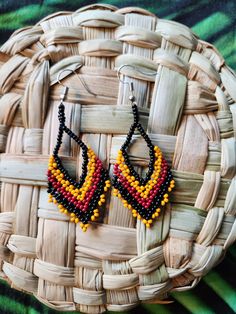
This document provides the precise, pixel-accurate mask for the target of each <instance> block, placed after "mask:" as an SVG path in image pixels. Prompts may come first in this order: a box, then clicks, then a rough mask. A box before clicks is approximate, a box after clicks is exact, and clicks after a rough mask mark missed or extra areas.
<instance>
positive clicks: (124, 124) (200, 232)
mask: <svg viewBox="0 0 236 314" xmlns="http://www.w3.org/2000/svg"><path fill="white" fill-rule="evenodd" d="M124 64H129V65H131V66H132V67H123V68H122V70H121V72H122V74H123V76H124V77H125V79H127V80H132V82H133V84H134V93H135V96H136V98H137V104H138V106H139V107H140V109H139V112H140V119H141V122H142V125H143V126H144V128H145V129H147V130H148V134H149V136H150V138H151V140H152V142H153V144H155V145H158V146H159V147H160V148H161V150H162V151H163V153H164V155H165V157H166V159H167V161H168V163H169V164H170V165H172V173H173V175H174V179H175V181H176V187H175V189H174V191H173V193H172V197H171V203H170V204H168V206H166V208H165V210H164V211H162V212H161V215H160V217H159V218H158V219H157V220H156V221H155V223H153V226H152V227H151V228H146V227H145V225H144V224H143V223H142V222H141V221H140V220H137V219H136V218H135V217H133V216H132V214H131V212H130V211H129V210H127V208H125V207H124V206H123V203H122V202H121V200H120V199H119V198H116V197H114V196H113V195H112V194H111V193H110V192H109V196H108V199H107V201H106V204H105V205H104V212H105V214H104V216H103V218H102V219H101V220H100V221H98V222H96V223H92V225H91V227H90V228H89V229H88V231H87V232H85V233H83V232H82V230H81V228H80V226H79V225H76V224H74V223H71V222H70V221H69V217H68V216H66V215H64V214H61V213H60V212H59V211H58V209H57V207H56V206H55V205H54V204H51V203H48V201H47V177H46V170H47V164H48V158H49V155H50V154H51V153H52V151H53V148H54V146H55V143H56V137H57V132H58V119H57V111H58V104H59V101H60V94H61V93H62V91H63V89H64V87H63V86H62V85H61V84H58V81H57V75H58V73H59V72H60V71H61V70H63V69H67V70H71V71H64V72H63V73H62V75H61V77H60V80H61V83H62V84H63V85H66V86H68V87H69V89H68V94H67V98H66V100H65V110H66V119H67V125H68V127H69V128H70V129H71V130H72V131H74V132H75V133H76V134H80V136H81V138H82V140H83V141H84V142H85V143H87V144H89V145H90V146H91V147H92V149H93V150H94V151H95V152H96V154H97V155H98V156H99V158H100V159H101V160H102V162H103V165H104V167H106V168H107V169H109V172H110V175H112V169H113V165H114V163H115V160H116V155H117V152H118V150H119V148H120V146H121V145H122V143H123V142H124V140H125V138H126V135H127V132H128V130H129V127H130V124H131V123H132V119H133V117H132V110H131V106H130V104H129V88H128V85H126V84H125V85H124V84H122V83H121V82H120V81H119V80H118V79H117V69H118V67H120V66H122V65H124ZM74 71H75V72H76V73H77V74H75V72H74ZM150 73H153V74H156V75H149V74H150ZM78 78H79V79H78ZM85 86H86V87H87V88H85ZM235 86H236V77H235V74H234V73H233V71H232V70H231V69H230V68H229V67H228V66H227V65H226V64H225V62H224V60H223V58H222V56H221V55H220V54H219V53H218V51H217V50H216V49H215V48H214V47H213V46H212V45H211V44H209V43H207V42H204V41H202V40H200V39H199V38H198V37H197V36H196V35H195V34H194V33H193V32H192V31H191V30H190V29H189V28H188V27H186V26H184V25H182V24H179V23H176V22H173V21H169V20H164V19H159V18H157V17H156V16H154V15H153V14H151V13H150V12H148V11H145V10H143V9H140V8H133V7H128V8H123V9H117V8H115V7H113V6H110V5H102V4H101V5H91V6H87V7H84V8H81V9H79V10H78V11H76V12H58V13H56V14H53V15H50V16H48V17H47V18H45V19H43V20H42V21H40V22H39V23H38V24H36V25H35V26H34V27H27V28H24V29H20V30H18V31H16V32H15V33H14V34H13V35H12V36H11V37H10V38H9V40H8V41H7V42H6V43H5V44H4V45H3V46H2V47H1V52H0V93H1V95H2V97H1V99H0V152H1V153H2V154H1V163H0V171H1V173H0V174H1V213H0V258H1V276H2V277H3V278H5V279H7V280H8V281H9V282H10V283H11V286H12V287H14V288H17V289H20V290H23V291H26V292H29V293H32V294H34V295H35V296H36V297H37V298H38V299H39V300H40V301H41V302H43V303H45V304H47V305H48V306H50V307H53V308H55V309H57V310H64V311H65V310H68V311H75V310H78V311H81V312H85V313H101V312H104V311H106V310H109V311H123V310H129V309H131V308H133V307H135V306H136V305H138V304H139V303H140V302H144V303H158V302H163V300H164V299H165V298H166V297H167V296H168V293H169V292H170V291H183V290H187V289H191V288H193V287H194V286H195V285H196V284H197V283H198V282H199V280H200V279H201V277H202V276H204V275H205V274H206V273H207V272H208V271H209V270H210V269H211V268H212V267H213V266H215V265H216V264H217V263H218V262H219V261H220V260H221V259H222V258H223V256H224V254H225V251H226V250H227V248H228V247H229V246H230V245H231V244H232V243H233V242H234V241H235V238H236V223H235V213H236V177H235V174H236V144H235V143H236V142H235V137H236V104H235V100H236V88H235ZM129 155H130V159H131V162H132V163H133V164H134V165H135V167H137V169H138V171H140V173H145V171H146V167H147V165H148V163H149V156H148V149H147V147H146V144H145V142H144V140H143V139H142V138H141V137H140V136H136V137H135V140H134V145H132V146H131V148H130V154H129ZM60 156H62V160H63V163H64V165H65V168H66V169H67V170H68V171H69V172H70V173H71V174H72V175H73V176H74V177H77V178H78V176H79V175H80V173H81V165H82V156H81V151H80V149H79V146H78V145H77V144H76V143H75V142H74V141H71V139H70V137H68V136H64V137H63V143H62V146H61V149H60Z"/></svg>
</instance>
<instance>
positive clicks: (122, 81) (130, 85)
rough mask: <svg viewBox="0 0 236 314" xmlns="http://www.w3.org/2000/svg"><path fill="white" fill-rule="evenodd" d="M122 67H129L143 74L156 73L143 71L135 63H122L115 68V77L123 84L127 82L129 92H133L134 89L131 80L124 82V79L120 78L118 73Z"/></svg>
mask: <svg viewBox="0 0 236 314" xmlns="http://www.w3.org/2000/svg"><path fill="white" fill-rule="evenodd" d="M124 67H130V68H132V69H134V70H135V71H137V72H139V73H141V74H144V75H156V73H152V72H145V71H141V70H140V69H138V68H137V67H136V66H135V65H131V64H127V63H125V64H122V65H121V66H120V67H119V68H118V70H117V77H118V80H119V81H120V82H121V83H123V84H128V85H129V89H130V92H133V91H134V84H133V82H126V81H124V80H122V79H121V78H120V75H121V69H122V68H124Z"/></svg>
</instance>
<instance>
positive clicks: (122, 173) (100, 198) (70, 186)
mask: <svg viewBox="0 0 236 314" xmlns="http://www.w3.org/2000/svg"><path fill="white" fill-rule="evenodd" d="M124 66H130V65H123V66H121V67H120V68H119V70H118V77H119V80H120V76H119V75H120V70H121V68H122V67H124ZM63 71H65V70H63ZM61 73H62V72H60V74H61ZM60 74H59V75H58V79H57V81H58V82H59V83H60V84H61V82H60V80H59V77H60ZM120 81H121V80H120ZM121 82H122V83H127V82H123V81H121ZM83 85H84V84H83ZM129 85H130V96H129V100H130V102H131V105H132V111H133V117H134V121H133V123H132V125H131V127H130V130H129V133H128V135H127V137H126V140H125V142H124V144H123V145H122V146H121V148H120V150H119V151H118V156H117V160H116V163H115V165H114V170H113V180H112V185H113V187H114V189H113V195H114V196H117V197H119V198H121V199H122V201H123V204H124V206H125V207H127V208H128V209H129V210H131V212H132V214H133V216H134V217H137V218H138V219H141V220H142V222H143V223H144V224H145V225H146V227H150V226H151V224H152V222H153V220H154V219H156V218H157V217H158V216H159V214H160V211H161V208H163V207H164V206H165V205H166V203H168V201H169V193H170V192H171V191H172V189H173V188H174V186H175V182H174V180H173V176H172V173H171V170H170V168H169V166H168V164H167V162H166V160H165V158H164V157H163V155H162V152H161V150H160V148H159V147H158V146H154V145H153V144H152V142H151V140H150V138H149V136H148V135H147V134H146V132H145V130H144V128H143V127H142V125H141V123H140V122H139V114H138V107H137V103H136V101H135V97H134V95H133V83H132V82H131V83H129ZM84 87H85V88H86V89H87V90H88V88H87V87H86V86H85V85H84ZM64 88H65V89H64V93H63V94H62V95H60V104H59V110H58V119H59V131H58V136H57V144H56V146H55V148H54V150H53V154H52V155H51V156H50V159H49V164H48V171H47V178H48V190H47V192H48V193H49V202H53V203H55V204H57V205H58V208H59V210H60V212H62V213H64V214H67V215H69V216H70V221H72V222H75V223H78V222H80V226H81V228H82V230H83V231H86V230H87V228H88V226H89V223H90V222H91V221H95V220H97V218H98V217H99V215H100V208H101V207H102V205H103V204H104V203H105V194H106V192H107V191H108V189H109V188H110V187H111V181H110V179H109V174H108V171H107V170H106V169H104V168H103V165H102V162H101V160H100V159H99V158H98V157H97V156H96V154H95V153H94V151H93V150H92V149H91V148H89V147H88V146H86V144H85V143H84V142H82V140H81V139H80V138H79V137H78V136H77V135H76V134H74V133H73V132H72V131H71V130H70V129H69V128H68V127H67V126H66V124H65V106H64V103H63V101H64V99H65V97H66V94H67V91H68V87H66V86H64ZM88 91H89V90H88ZM89 92H90V91H89ZM90 93H91V92H90ZM135 129H137V130H138V131H139V132H140V134H141V136H142V137H143V138H144V140H145V142H146V143H147V146H148V148H149V156H150V162H149V169H148V171H147V173H146V176H145V178H142V177H140V176H139V174H138V173H137V172H136V171H135V169H134V167H133V165H132V164H131V163H130V159H129V155H128V148H129V145H130V143H131V140H132V137H133V135H134V132H135ZM64 132H65V133H66V134H68V135H69V136H70V137H71V138H72V139H73V140H74V141H75V142H76V143H77V144H78V145H79V146H80V148H81V149H82V157H83V164H82V174H81V176H80V178H79V181H78V182H77V181H75V180H74V179H72V178H71V177H70V175H69V173H68V172H67V170H66V169H65V168H64V167H63V165H62V161H61V159H60V157H59V156H58V152H59V149H60V146H61V143H62V137H63V133H64Z"/></svg>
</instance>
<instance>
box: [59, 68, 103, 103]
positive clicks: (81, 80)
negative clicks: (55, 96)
mask: <svg viewBox="0 0 236 314" xmlns="http://www.w3.org/2000/svg"><path fill="white" fill-rule="evenodd" d="M81 67H82V65H81V66H80V67H79V68H81ZM79 68H78V69H79ZM63 72H71V73H74V74H75V75H76V77H77V78H78V79H79V80H80V82H81V84H82V85H83V87H84V88H85V89H86V91H87V92H88V93H89V94H90V95H93V96H97V95H96V94H95V93H93V92H92V91H91V90H90V89H89V88H88V86H87V85H86V83H85V82H84V80H83V79H82V78H81V77H80V76H79V75H78V73H77V72H76V71H75V70H71V69H63V70H61V71H60V72H58V74H57V83H58V84H60V85H62V86H64V87H65V90H64V98H65V96H66V93H67V92H68V89H69V87H68V86H66V85H64V84H63V83H62V82H61V80H60V77H61V74H62V73H63ZM60 96H62V95H60ZM64 98H63V99H62V100H64Z"/></svg>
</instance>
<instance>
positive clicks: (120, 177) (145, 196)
mask: <svg viewBox="0 0 236 314" xmlns="http://www.w3.org/2000/svg"><path fill="white" fill-rule="evenodd" d="M124 66H130V65H122V66H121V67H120V68H119V70H118V78H119V80H120V81H121V82H122V83H123V84H125V83H127V84H129V87H130V96H129V100H130V102H131V105H132V112H133V117H134V122H133V124H132V125H131V127H130V130H129V132H128V135H127V137H126V140H125V142H124V144H123V145H122V146H121V148H120V150H119V151H118V156H117V161H116V163H115V165H114V170H113V186H114V188H115V189H113V195H114V196H117V197H119V198H121V199H122V201H123V204H124V206H125V207H127V208H128V209H130V210H131V211H132V214H133V216H134V217H137V218H138V219H140V220H142V222H143V223H144V224H145V225H146V227H148V228H149V227H150V226H151V224H152V223H153V220H154V219H156V218H157V217H158V216H159V215H160V212H161V209H162V208H163V207H164V206H165V205H166V204H167V203H168V202H169V193H170V192H171V191H172V189H173V188H174V186H175V181H174V180H173V176H172V173H171V170H170V168H169V166H168V164H167V161H166V160H165V158H164V157H163V154H162V152H161V150H160V148H159V147H158V146H154V145H153V144H152V142H151V140H150V138H149V136H148V135H147V134H146V132H145V130H144V128H143V127H142V125H141V123H140V122H139V113H138V107H137V103H136V101H135V96H134V95H133V91H134V88H133V83H132V82H131V83H128V82H124V81H122V80H121V79H120V70H121V68H122V67H124ZM136 70H137V69H136ZM135 129H137V130H138V131H139V132H140V134H141V136H142V137H143V138H144V140H145V142H146V143H147V146H148V148H149V156H150V162H149V169H148V171H147V173H146V176H145V178H142V177H140V176H139V174H138V173H137V172H136V171H135V169H134V167H133V165H132V164H131V163H130V159H129V156H128V148H129V145H130V143H131V140H132V136H133V135H134V131H135Z"/></svg>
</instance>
